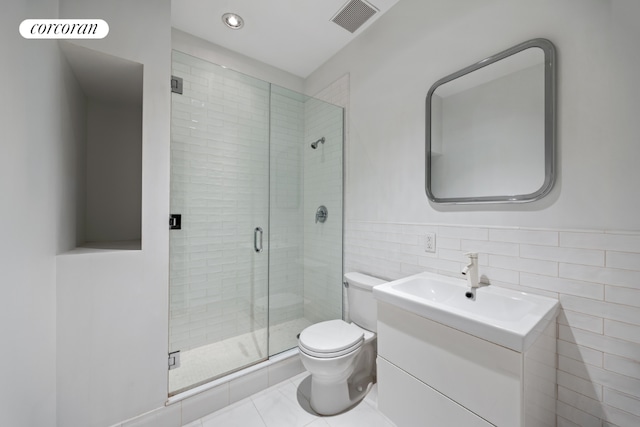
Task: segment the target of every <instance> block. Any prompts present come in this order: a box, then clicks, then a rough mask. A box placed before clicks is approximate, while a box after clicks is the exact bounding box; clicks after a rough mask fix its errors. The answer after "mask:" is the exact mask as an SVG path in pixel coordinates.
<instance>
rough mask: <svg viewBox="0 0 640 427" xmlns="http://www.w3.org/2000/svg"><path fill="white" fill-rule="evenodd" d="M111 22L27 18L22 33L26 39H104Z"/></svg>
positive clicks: (21, 25)
mask: <svg viewBox="0 0 640 427" xmlns="http://www.w3.org/2000/svg"><path fill="white" fill-rule="evenodd" d="M107 34H109V24H107V23H106V22H105V21H104V20H102V19H25V20H24V21H22V23H21V24H20V35H21V36H22V37H24V38H25V39H103V38H105V37H106V36H107Z"/></svg>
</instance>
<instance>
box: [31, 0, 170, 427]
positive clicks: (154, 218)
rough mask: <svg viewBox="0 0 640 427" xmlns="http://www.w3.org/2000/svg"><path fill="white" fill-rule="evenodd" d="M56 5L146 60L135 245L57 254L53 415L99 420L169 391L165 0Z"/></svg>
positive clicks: (114, 51) (120, 53)
mask: <svg viewBox="0 0 640 427" xmlns="http://www.w3.org/2000/svg"><path fill="white" fill-rule="evenodd" d="M59 11H60V17H61V18H101V19H104V20H105V21H106V22H107V23H108V24H109V27H110V31H109V35H108V36H107V37H106V38H105V39H102V40H79V41H77V42H76V43H77V44H79V45H82V46H84V47H87V48H90V49H94V50H97V51H100V52H102V53H106V54H109V55H113V56H116V57H121V58H124V59H127V60H129V61H134V62H138V63H141V64H143V66H144V76H143V79H144V83H143V84H144V87H143V101H142V108H143V111H142V121H143V125H142V250H141V251H99V250H93V251H87V252H89V253H83V251H82V250H78V251H75V252H72V253H68V254H65V255H61V256H59V257H58V260H57V287H58V289H57V310H58V314H59V316H58V319H57V332H56V333H57V338H58V345H57V367H50V368H51V369H52V372H57V399H58V402H57V419H58V425H60V426H63V425H64V426H76V425H78V426H106V425H110V424H113V423H116V422H119V421H122V420H125V419H127V418H130V417H133V416H136V415H139V414H141V413H144V412H147V411H150V410H153V409H156V408H159V407H162V406H163V405H164V403H165V401H166V398H167V350H168V343H167V337H168V291H167V283H168V246H169V245H168V232H169V230H168V226H167V221H168V219H167V218H168V215H169V126H170V123H169V122H170V91H169V76H170V69H171V33H170V2H169V1H168V0H164V1H157V0H142V1H135V2H129V1H124V0H119V1H111V2H101V1H99V0H91V1H86V0H61V2H60V9H59ZM40 15H43V14H40ZM54 86H55V85H53V84H51V87H54ZM31 173H33V171H32V172H31ZM47 211H50V210H47ZM51 274H52V275H54V274H56V271H55V270H53V269H52V271H51ZM52 278H53V276H52ZM114 358H115V359H117V361H115V362H114Z"/></svg>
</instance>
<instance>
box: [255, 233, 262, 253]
mask: <svg viewBox="0 0 640 427" xmlns="http://www.w3.org/2000/svg"><path fill="white" fill-rule="evenodd" d="M258 233H259V234H260V242H259V243H260V246H258ZM253 248H254V249H255V250H256V252H262V228H261V227H256V228H255V230H253Z"/></svg>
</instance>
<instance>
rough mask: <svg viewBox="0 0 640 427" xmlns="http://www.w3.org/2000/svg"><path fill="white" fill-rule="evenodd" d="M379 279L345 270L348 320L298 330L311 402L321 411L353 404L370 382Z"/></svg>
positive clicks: (339, 409)
mask: <svg viewBox="0 0 640 427" xmlns="http://www.w3.org/2000/svg"><path fill="white" fill-rule="evenodd" d="M382 283H385V282H384V281H383V280H381V279H378V278H375V277H371V276H366V275H364V274H360V273H347V274H346V275H345V286H348V288H347V298H348V301H349V313H350V317H351V319H352V320H353V322H352V323H347V322H345V321H343V320H328V321H324V322H320V323H316V324H314V325H311V326H309V327H307V328H306V329H305V330H303V331H302V332H301V333H300V336H299V338H298V348H299V349H300V358H301V360H302V364H303V365H304V367H305V368H306V369H307V371H309V373H310V374H311V396H310V404H311V407H312V408H313V410H314V411H316V412H317V413H319V414H322V415H333V414H337V413H339V412H342V411H344V410H345V409H347V408H349V407H351V406H353V405H355V404H356V403H358V402H359V401H360V400H362V398H363V397H364V396H365V395H366V393H367V392H368V391H369V389H370V388H371V386H372V385H373V383H374V382H375V358H376V334H375V330H376V321H377V310H376V305H375V304H376V303H375V300H374V299H373V293H372V289H373V287H374V286H375V285H379V284H382Z"/></svg>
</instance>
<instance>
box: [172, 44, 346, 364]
mask: <svg viewBox="0 0 640 427" xmlns="http://www.w3.org/2000/svg"><path fill="white" fill-rule="evenodd" d="M172 73H173V74H174V75H176V76H178V77H181V78H183V89H184V93H183V95H176V94H174V95H173V96H172V109H173V111H172V126H171V134H172V141H171V156H172V157H171V162H172V164H171V191H172V194H171V211H172V213H181V214H182V215H183V216H182V230H180V231H172V232H171V235H170V236H171V241H170V244H171V259H170V267H171V291H170V292H171V301H170V310H171V313H170V349H171V351H175V350H181V351H186V350H189V349H193V348H198V347H201V346H203V345H206V344H209V343H212V342H217V341H220V340H224V339H227V338H230V337H234V336H237V335H241V334H245V333H247V332H250V331H255V330H257V329H260V328H265V327H266V326H267V325H266V322H267V319H268V321H269V323H270V326H277V325H279V324H287V323H291V321H292V320H294V319H301V318H306V319H308V322H307V323H309V324H310V323H313V322H317V321H320V320H326V319H333V318H339V317H340V316H341V310H342V298H341V289H342V285H341V284H342V228H343V227H342V164H343V162H342V157H343V156H342V153H343V136H342V132H343V109H342V108H338V107H336V106H335V105H331V104H329V103H327V102H323V101H320V100H318V99H313V98H309V97H307V96H304V95H301V94H298V93H296V92H293V91H290V90H288V89H284V88H281V87H278V86H275V85H270V84H268V83H266V82H263V81H260V80H257V79H254V78H252V77H249V76H244V75H242V74H239V73H237V72H234V71H232V70H227V69H224V68H222V67H219V66H217V65H215V64H209V63H206V62H205V61H202V60H200V59H198V58H193V57H190V56H188V55H185V54H182V53H179V52H174V55H173V70H172ZM346 81H347V83H348V76H347V80H346ZM345 94H348V84H347V85H345V80H344V79H341V80H340V81H338V82H336V83H334V84H333V85H331V86H330V87H329V88H327V89H326V90H325V91H323V96H329V97H330V98H332V99H336V97H338V98H339V97H340V96H342V97H343V98H344V95H345ZM343 101H344V99H343ZM321 137H324V138H325V143H324V144H320V145H319V146H318V147H317V148H316V149H315V150H313V149H312V148H311V147H310V145H311V142H313V141H316V140H317V139H319V138H321ZM320 205H325V206H327V208H328V209H329V218H328V220H327V222H326V223H324V224H321V223H316V222H315V212H316V209H317V207H318V206H320ZM255 227H262V228H263V230H264V234H263V247H264V252H263V253H262V254H260V255H258V256H256V254H255V252H254V250H253V243H254V242H253V231H254V228H255ZM267 262H268V264H267ZM267 274H268V276H269V277H268V281H267ZM267 292H268V293H269V295H267ZM298 332H300V331H291V333H290V335H291V337H290V338H291V339H290V340H289V341H288V343H287V340H277V341H278V342H277V343H276V342H274V341H273V340H272V341H271V342H270V345H271V347H270V348H269V352H270V353H271V354H275V353H278V352H280V351H283V350H286V349H288V348H291V347H294V346H295V345H296V334H297V333H298ZM265 344H266V343H265ZM261 345H262V344H261Z"/></svg>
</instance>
